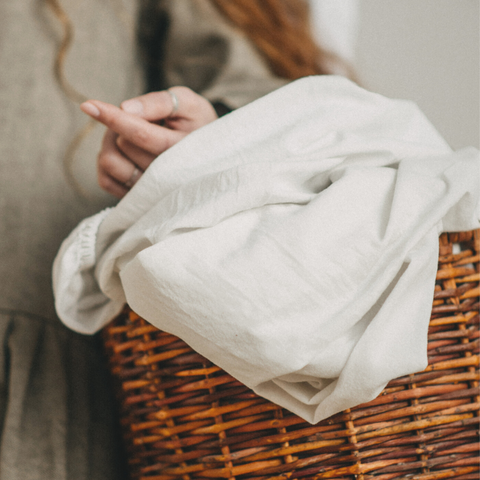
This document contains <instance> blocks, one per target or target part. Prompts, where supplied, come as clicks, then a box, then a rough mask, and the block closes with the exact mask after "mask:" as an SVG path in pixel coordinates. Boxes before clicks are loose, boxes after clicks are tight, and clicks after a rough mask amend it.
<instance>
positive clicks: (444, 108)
mask: <svg viewBox="0 0 480 480" xmlns="http://www.w3.org/2000/svg"><path fill="white" fill-rule="evenodd" d="M310 3H311V6H312V10H313V14H314V22H315V26H316V32H317V35H318V37H319V40H321V41H322V42H323V43H324V44H327V45H329V46H330V47H331V48H333V49H334V50H335V51H337V52H338V53H339V54H340V55H343V56H344V57H345V58H347V60H349V61H350V62H351V63H352V64H353V65H354V67H355V69H356V72H357V74H358V77H359V81H360V82H361V84H362V85H363V86H364V87H365V88H367V89H368V90H372V91H375V92H378V93H381V94H384V95H386V96H388V97H392V98H405V99H409V100H413V101H415V102H416V103H417V104H418V105H419V106H420V108H421V109H422V110H423V112H424V113H425V114H426V116H427V117H428V118H429V119H430V121H431V122H432V123H433V124H434V125H435V126H436V128H437V129H438V130H439V131H440V133H441V134H442V135H443V136H444V138H445V139H446V140H447V141H448V142H449V144H450V145H451V146H452V147H453V148H454V149H458V148H462V147H465V146H469V145H473V146H475V147H477V148H479V147H480V140H479V136H480V133H479V130H480V125H479V108H480V107H479V91H480V78H479V59H480V51H479V44H480V38H479V35H480V22H479V18H480V11H479V5H480V2H479V0H310Z"/></svg>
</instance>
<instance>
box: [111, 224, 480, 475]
mask: <svg viewBox="0 0 480 480" xmlns="http://www.w3.org/2000/svg"><path fill="white" fill-rule="evenodd" d="M459 242H461V243H460V245H461V253H454V251H453V250H452V244H453V243H457V244H458V243H459ZM479 250H480V231H475V232H467V233H461V234H448V235H446V234H444V235H442V236H441V237H440V260H439V270H438V274H437V285H436V289H435V298H434V302H433V309H432V317H431V322H430V330H429V344H428V351H429V366H428V367H427V368H426V369H425V370H424V371H423V372H421V373H417V374H415V375H409V376H405V377H402V378H398V379H396V380H394V381H392V382H390V383H389V384H388V386H387V387H386V388H385V390H384V391H383V393H382V394H381V395H380V396H379V397H378V398H376V399H375V400H374V401H372V402H370V403H368V404H364V405H360V406H358V407H356V408H352V409H351V410H347V411H344V412H342V413H340V414H337V415H335V416H333V417H331V418H329V419H327V420H324V421H322V422H320V423H319V424H317V425H314V426H312V425H310V424H308V423H306V422H305V421H303V420H302V419H301V418H299V417H298V416H296V415H293V414H291V413H290V412H288V411H286V410H284V409H282V408H280V407H278V406H276V405H274V404H272V403H271V402H269V401H267V400H265V399H263V398H260V397H258V396H257V395H256V394H254V393H253V392H252V391H251V390H249V389H248V388H246V387H245V386H244V385H242V384H241V383H239V382H238V381H236V380H235V379H234V378H232V377H231V376H229V375H228V374H226V373H225V372H224V371H222V370H221V369H220V368H218V367H216V366H215V365H213V364H212V363H210V362H209V361H208V360H206V359H205V358H203V357H201V356H200V355H198V354H197V353H195V352H194V351H193V350H192V349H191V348H189V347H188V346H187V345H186V344H185V343H184V342H183V341H181V340H180V339H178V338H177V337H174V336H172V335H170V334H167V333H164V332H161V331H159V330H157V329H156V328H154V327H153V326H151V325H150V324H148V323H147V322H146V321H145V320H143V319H142V318H140V317H138V316H137V315H136V314H135V313H133V312H132V311H129V310H128V309H126V310H125V311H124V313H122V314H121V315H120V316H119V317H118V318H116V319H115V320H114V321H113V322H112V323H111V324H110V325H109V326H107V327H106V328H105V329H104V332H103V335H104V344H105V349H106V351H107V355H108V359H109V364H110V368H111V371H112V373H113V376H114V377H115V379H116V381H117V383H118V397H119V401H120V410H121V423H122V425H123V428H124V439H125V445H126V451H127V455H128V460H129V465H130V469H131V476H132V478H133V479H144V480H147V479H148V480H170V479H184V480H187V479H192V480H193V479H196V480H202V479H212V478H228V479H238V480H239V479H252V480H253V479H255V480H260V479H262V480H266V479H269V480H274V479H275V480H280V479H282V480H283V479H295V478H297V479H298V478H301V479H321V478H330V479H332V478H334V479H354V478H355V479H358V480H367V479H376V480H380V479H381V480H391V479H398V478H409V479H422V480H433V479H444V478H457V479H462V480H467V479H472V480H473V479H475V480H478V478H479V477H478V472H479V466H478V463H479V462H478V460H479V455H478V448H479V443H478V421H479V400H480V399H479V393H480V392H479V389H478V379H479V374H478V364H479V357H478V342H479V340H478V336H479V329H478V320H479V314H478V310H479V301H478V295H479V288H478V280H479V277H480V273H479V272H480V269H479V257H480V256H479V254H478V253H479Z"/></svg>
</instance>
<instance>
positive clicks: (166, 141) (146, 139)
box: [80, 100, 185, 156]
mask: <svg viewBox="0 0 480 480" xmlns="http://www.w3.org/2000/svg"><path fill="white" fill-rule="evenodd" d="M80 108H81V109H82V111H83V112H85V113H86V114H88V115H90V116H91V117H93V118H94V119H95V120H98V121H99V122H101V123H103V124H104V125H106V126H107V127H108V128H109V129H111V130H113V131H114V132H116V133H117V134H119V135H121V136H123V137H125V139H126V140H128V141H129V142H131V143H133V144H134V145H136V146H138V147H140V148H142V149H143V150H146V151H147V152H149V153H152V154H154V155H155V156H157V155H160V153H162V152H164V151H165V150H167V148H170V147H171V146H172V145H174V144H175V143H177V142H178V141H179V140H180V139H181V138H183V137H184V136H185V133H184V132H178V131H174V130H171V129H169V128H165V127H161V126H159V125H155V124H152V123H150V122H149V121H147V120H144V119H143V118H140V117H138V116H137V115H133V114H131V113H127V112H124V111H123V110H121V109H120V108H118V107H115V106H114V105H111V104H109V103H104V102H101V101H99V100H89V101H87V102H85V103H82V105H80Z"/></svg>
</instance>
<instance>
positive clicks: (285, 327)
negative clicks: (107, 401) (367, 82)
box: [53, 77, 480, 423]
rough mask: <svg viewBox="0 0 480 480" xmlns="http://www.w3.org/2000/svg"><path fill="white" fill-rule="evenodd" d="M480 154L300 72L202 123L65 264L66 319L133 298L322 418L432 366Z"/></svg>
mask: <svg viewBox="0 0 480 480" xmlns="http://www.w3.org/2000/svg"><path fill="white" fill-rule="evenodd" d="M479 166H480V159H479V153H478V151H477V150H476V149H474V148H470V149H465V150H462V151H459V152H452V150H451V149H450V148H449V147H448V145H447V144H446V143H445V141H444V140H443V139H442V138H441V137H440V136H439V134H438V133H437V132H436V131H435V129H434V128H433V127H432V125H431V124H430V123H429V122H428V120H426V118H425V117H424V116H423V114H422V113H421V112H420V111H419V110H418V108H417V107H416V106H415V105H414V104H412V103H410V102H406V101H398V100H390V99H387V98H384V97H382V96H380V95H376V94H373V93H370V92H367V91H365V90H363V89H361V88H359V87H358V86H356V85H354V84H353V83H351V82H349V81H348V80H346V79H343V78H340V77H309V78H304V79H301V80H298V81H296V82H293V83H291V84H289V85H287V86H285V87H283V88H281V89H279V90H277V91H275V92H273V93H272V94H269V95H267V96H266V97H263V98H261V99H259V100H257V101H255V102H253V103H251V104H250V105H247V106H246V107H243V108H241V109H239V110H237V111H235V112H233V113H231V114H229V115H227V116H225V117H223V118H221V119H219V120H218V121H216V122H214V123H212V124H210V125H207V126H206V127H203V128H202V129H200V130H197V131H196V132H194V133H192V134H190V135H189V136H188V137H186V138H185V139H184V140H182V141H181V142H180V143H178V144H177V145H175V146H174V147H172V148H171V149H170V150H168V151H167V152H165V153H164V154H162V155H161V156H160V157H159V158H157V159H156V160H155V162H154V163H153V164H152V165H151V166H150V168H149V169H148V170H147V171H146V173H145V174H144V175H143V176H142V178H141V179H140V181H139V182H138V183H137V184H136V185H135V187H134V188H133V189H132V190H131V191H130V192H129V193H128V195H126V196H125V197H124V199H122V201H120V203H119V204H118V205H117V206H116V207H114V208H112V209H109V210H105V211H103V212H100V213H99V214H97V215H95V216H93V217H91V218H88V219H86V220H84V221H83V222H82V223H81V224H80V225H79V226H78V227H77V228H76V229H75V230H74V231H73V232H72V233H71V235H70V236H69V237H68V238H67V239H66V240H65V242H64V243H63V245H62V247H61V250H60V252H59V254H58V256H57V258H56V260H55V264H54V272H53V273H54V290H55V297H56V307H57V311H58V314H59V316H60V318H61V319H62V320H63V321H64V322H65V324H66V325H68V326H69V327H71V328H73V329H74V330H77V331H79V332H84V333H92V332H95V331H97V330H98V329H100V328H102V326H104V325H105V324H106V323H107V322H109V321H110V320H111V319H112V318H113V317H114V316H115V315H116V314H118V313H119V311H120V310H121V308H122V306H123V305H124V303H125V302H128V304H129V305H130V306H131V308H132V309H133V310H134V311H136V312H137V313H138V314H139V315H141V316H143V317H144V318H145V319H146V320H148V321H149V322H151V323H152V324H153V325H155V326H156V327H158V328H160V329H162V330H164V331H167V332H170V333H172V334H174V335H177V336H179V337H181V338H182V339H183V340H184V341H186V342H187V343H188V344H189V345H190V346H191V347H192V348H193V349H195V350H196V351H198V352H199V353H201V354H202V355H204V356H205V357H207V358H209V359H210V360H211V361H212V362H214V363H215V364H217V365H218V366H220V367H221V368H223V369H224V370H226V371H227V372H229V373H230V374H231V375H233V376H234V377H236V378H237V379H238V380H240V381H241V382H243V383H244V384H246V385H247V386H249V387H250V388H252V389H253V390H254V391H255V392H257V393H258V394H259V395H261V396H264V397H265V398H267V399H269V400H271V401H273V402H275V403H277V404H279V405H281V406H283V407H285V408H287V409H289V410H290V411H292V412H294V413H296V414H297V415H299V416H301V417H302V418H304V419H305V420H307V421H309V422H311V423H316V422H318V421H320V420H322V419H324V418H326V417H328V416H330V415H332V414H334V413H336V412H339V411H341V410H344V409H346V408H349V407H352V406H354V405H357V404H360V403H363V402H367V401H369V400H371V399H373V398H374V397H375V396H376V395H378V394H379V393H380V392H381V390H382V389H383V388H384V386H385V385H386V383H387V382H388V381H389V380H391V379H393V378H396V377H398V376H401V375H405V374H408V373H411V372H414V371H419V370H422V369H423V368H424V367H425V366H426V363H427V354H426V344H427V328H428V323H429V317H430V309H431V301H432V296H433V289H434V281H435V274H436V266H437V258H438V236H439V234H440V233H441V232H442V231H460V230H470V229H474V228H478V227H479V220H478V219H479V177H478V173H479Z"/></svg>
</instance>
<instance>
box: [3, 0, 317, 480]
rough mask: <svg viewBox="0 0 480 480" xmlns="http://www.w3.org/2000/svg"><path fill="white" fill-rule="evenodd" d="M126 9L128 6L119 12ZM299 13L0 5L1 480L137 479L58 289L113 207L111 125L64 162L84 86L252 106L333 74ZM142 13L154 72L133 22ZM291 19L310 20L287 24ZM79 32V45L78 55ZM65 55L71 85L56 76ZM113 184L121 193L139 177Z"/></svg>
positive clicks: (95, 363) (98, 362) (249, 8)
mask: <svg viewBox="0 0 480 480" xmlns="http://www.w3.org/2000/svg"><path fill="white" fill-rule="evenodd" d="M233 3H234V5H233V7H232V4H233ZM119 5H124V6H125V8H126V10H125V11H123V10H121V9H120V10H118V11H117V10H115V7H118V6H119ZM295 5H299V3H298V2H295V1H294V2H284V1H279V2H271V6H270V7H268V10H266V9H265V10H264V9H262V8H260V7H264V2H261V1H250V2H226V1H215V2H208V1H207V0H197V1H194V0H176V1H175V2H169V1H165V2H162V1H153V0H148V1H142V2H136V1H134V0H131V1H128V2H123V3H120V2H118V4H117V3H115V2H112V3H108V2H98V1H97V0H85V1H83V2H81V3H80V4H79V3H78V2H76V1H75V0H62V2H61V3H60V2H59V1H58V0H44V1H43V2H39V3H38V4H37V3H35V4H33V2H30V1H27V0H6V1H3V2H1V4H0V31H1V32H2V33H1V36H2V42H1V46H0V64H1V66H2V68H0V85H2V89H1V90H0V118H1V121H0V152H1V154H0V160H1V162H2V166H1V175H0V182H1V184H0V196H1V197H0V209H1V221H0V229H1V236H0V245H1V250H0V252H1V253H0V255H1V262H0V292H1V293H0V332H1V333H0V338H1V345H2V347H1V351H0V364H1V367H0V429H1V440H0V477H1V478H2V480H17V479H22V480H30V479H31V480H38V479H47V478H48V479H52V480H65V479H68V480H84V479H87V478H88V479H93V480H94V479H119V478H122V475H124V471H125V470H124V468H123V464H122V460H121V459H122V456H121V453H120V448H119V446H118V444H117V439H118V435H117V432H116V425H115V418H114V415H113V409H112V398H111V395H110V389H109V385H108V375H107V374H106V373H105V370H104V367H103V359H102V355H101V350H100V348H99V345H98V343H97V338H95V337H93V338H90V337H83V336H80V335H77V334H74V333H73V332H71V331H67V330H66V329H65V328H64V327H63V326H61V324H60V322H59V321H58V319H57V317H56V315H55V312H54V306H53V299H52V294H51V281H50V272H51V263H52V261H53V258H54V255H55V253H56V252H57V250H58V248H59V245H60V242H61V241H62V239H63V238H64V237H65V236H66V235H67V233H68V232H69V231H70V230H71V229H72V228H73V226H74V225H76V224H77V223H78V221H79V220H80V219H81V218H84V217H86V216H88V215H90V214H92V213H93V212H96V211H98V210H99V209H101V208H104V207H105V206H107V205H109V204H111V203H112V197H110V196H106V195H104V194H102V192H101V191H100V190H99V189H98V188H97V187H96V185H95V183H96V179H95V178H94V177H95V173H94V172H95V167H94V163H93V162H94V161H95V158H96V154H95V152H96V150H97V148H98V147H97V145H98V142H99V141H100V134H101V132H100V131H97V130H95V131H94V132H93V133H92V134H90V135H86V136H84V138H83V141H82V142H80V144H79V145H80V146H79V147H78V148H77V149H75V148H71V149H70V150H69V152H70V155H69V156H67V161H65V152H66V151H67V150H68V147H69V144H70V142H71V139H72V137H74V136H75V134H76V133H77V132H78V131H79V130H80V129H81V128H82V126H83V125H84V120H83V116H82V115H81V113H80V112H78V109H77V107H76V105H75V104H74V103H73V102H71V99H72V98H73V99H75V100H77V101H78V100H82V99H83V97H82V95H79V94H78V92H82V94H87V95H89V96H90V97H93V98H101V99H102V100H105V101H108V102H111V103H112V104H119V103H120V102H121V101H122V100H123V99H125V98H131V97H135V96H136V95H138V94H139V93H141V92H142V91H143V90H144V89H145V87H142V83H143V84H145V83H146V85H147V87H146V88H147V89H157V90H159V89H162V88H167V87H169V86H172V85H186V86H187V87H190V88H192V89H194V90H195V91H197V92H198V93H202V94H203V95H204V96H205V97H206V98H208V99H209V100H210V101H211V102H213V104H214V105H216V106H217V109H218V111H219V112H220V109H222V108H224V107H222V105H226V106H228V107H229V108H235V107H239V106H241V105H244V104H245V103H248V102H249V101H251V100H253V99H255V98H257V97H259V96H261V95H263V94H265V93H267V92H269V91H271V90H273V89H275V88H277V87H278V86H280V85H283V84H284V83H285V82H286V81H288V78H293V77H292V73H291V72H292V71H293V72H294V73H295V72H296V73H295V75H296V76H302V75H304V74H308V71H310V73H321V72H320V70H318V69H317V67H318V62H317V58H316V57H315V58H314V57H312V56H310V57H309V58H310V60H309V61H308V62H306V63H310V65H311V64H312V61H313V63H314V66H315V65H316V66H317V67H315V68H314V69H313V70H311V69H310V70H306V69H304V68H303V67H302V69H300V68H298V67H296V66H298V65H300V64H302V63H305V61H304V60H302V59H303V56H302V55H303V53H302V54H300V53H299V52H312V48H305V45H310V47H312V46H313V43H312V42H310V43H308V42H309V40H308V39H309V36H308V34H306V33H305V23H304V22H305V18H306V17H305V16H304V13H303V11H300V10H299V11H298V12H297V13H298V15H296V14H295V15H293V16H292V13H295V12H296V9H293V10H289V11H287V12H286V11H285V10H284V7H285V6H289V7H290V8H293V6H295ZM265 8H266V7H265ZM232 9H233V10H232ZM137 10H138V18H139V19H140V24H139V25H140V28H139V30H140V32H141V34H140V35H139V41H138V44H139V46H140V47H141V51H142V52H144V53H143V57H142V58H143V59H144V63H143V65H141V66H139V65H137V64H136V56H137V54H136V51H135V49H134V48H133V45H134V44H133V42H132V37H131V36H129V32H130V30H129V29H128V28H127V27H126V25H127V26H128V25H129V22H131V19H132V18H137ZM247 13H248V14H247ZM300 14H301V15H300ZM285 18H299V23H298V25H297V26H296V27H295V28H293V29H292V28H290V29H288V28H287V27H288V25H289V23H288V22H285ZM232 22H236V24H237V27H234V26H233V24H232ZM294 24H295V22H294ZM72 25H74V26H75V28H76V30H75V31H76V40H77V41H75V42H73V44H72V47H71V51H69V52H68V56H65V53H66V50H65V48H64V47H65V46H67V45H68V42H69V35H70V34H71V31H72V30H71V29H72ZM295 25H296V24H295ZM20 26H21V27H20ZM259 27H260V28H261V29H262V30H261V31H259ZM279 27H280V29H279ZM297 27H298V28H297ZM282 29H283V30H282ZM280 31H283V32H284V34H285V35H284V37H285V38H284V41H281V42H280V41H278V38H279V36H281V35H280ZM285 32H287V33H288V32H289V33H288V35H287V34H286V33H285ZM295 32H296V33H295ZM249 38H250V39H252V40H253V43H252V42H251V41H250V40H249ZM265 38H268V41H267V42H265V41H264V39H265ZM305 42H307V43H305ZM254 45H257V48H258V49H257V48H256V47H255V46H254ZM272 45H274V46H275V45H277V47H279V48H272ZM285 45H290V47H293V46H296V48H294V49H291V50H288V49H286V48H284V47H285ZM282 48H284V51H283V54H282V55H279V52H281V51H282ZM59 49H60V50H59ZM313 51H314V52H315V55H316V53H317V50H315V49H313ZM57 52H60V56H59V57H57V61H56V65H57V68H56V76H57V80H60V85H59V83H58V82H56V81H55V78H54V74H53V68H52V65H54V64H55V55H56V53H57ZM282 57H283V58H282ZM264 58H269V59H270V61H271V62H270V63H271V65H273V66H267V64H266V63H265V61H264V60H263V59H264ZM325 58H326V57H325ZM285 60H287V62H286V63H285ZM288 72H290V73H288ZM139 77H140V78H143V79H144V80H146V81H140V82H139V81H138V78H139ZM72 85H74V87H72ZM66 93H67V95H66ZM179 97H180V94H179ZM180 100H182V98H180ZM225 110H228V108H227V109H225V108H224V111H225ZM107 135H108V134H107ZM120 144H121V141H120ZM115 145H116V144H115ZM70 146H71V145H70ZM65 163H66V165H65ZM132 168H135V167H134V166H133V167H132ZM92 172H93V173H92ZM107 174H108V172H107ZM110 177H111V178H113V180H114V181H115V182H116V183H115V185H117V186H120V188H122V183H124V182H125V181H126V180H128V179H126V178H116V177H115V175H110ZM107 189H108V188H107ZM110 191H111V190H110ZM124 191H125V190H118V189H117V190H116V191H111V193H115V194H117V196H120V195H118V194H121V193H122V192H124Z"/></svg>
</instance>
